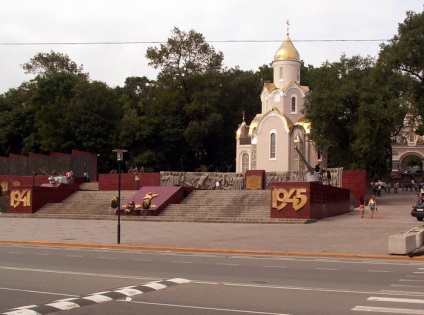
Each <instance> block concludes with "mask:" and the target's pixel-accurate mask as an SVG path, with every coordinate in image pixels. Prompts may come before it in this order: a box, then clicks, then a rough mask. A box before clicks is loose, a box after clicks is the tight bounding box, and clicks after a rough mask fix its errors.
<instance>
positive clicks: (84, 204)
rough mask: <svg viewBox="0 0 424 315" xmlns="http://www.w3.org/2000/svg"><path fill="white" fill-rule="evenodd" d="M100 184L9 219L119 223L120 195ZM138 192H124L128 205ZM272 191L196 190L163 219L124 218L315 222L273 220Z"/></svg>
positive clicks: (162, 215)
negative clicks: (115, 204) (116, 200)
mask: <svg viewBox="0 0 424 315" xmlns="http://www.w3.org/2000/svg"><path fill="white" fill-rule="evenodd" d="M96 184H97V183H85V184H82V185H81V186H80V187H81V189H84V190H81V191H77V192H76V193H74V194H73V195H72V196H70V197H68V198H67V199H65V200H64V201H62V202H61V203H49V204H47V205H45V206H44V207H43V208H41V209H40V210H38V211H37V212H36V213H33V214H7V213H6V214H4V215H3V216H7V217H34V218H60V219H90V220H115V219H116V215H115V214H114V211H113V210H112V209H111V207H110V200H111V198H112V197H113V196H117V192H116V191H98V190H97V189H98V186H96ZM134 193H135V191H134V190H129V191H125V190H124V191H121V200H122V201H123V202H125V200H127V199H128V198H130V197H131V196H132V195H133V194H134ZM270 195H271V194H270V191H269V190H254V191H253V190H195V191H193V192H192V193H191V194H190V195H189V196H188V197H187V198H185V199H184V200H183V202H182V203H180V204H170V205H168V207H166V208H165V209H164V210H163V211H162V212H161V213H160V215H159V216H140V215H121V216H120V217H121V219H122V220H137V221H159V222H161V221H162V222H211V223H213V222H215V223H286V224H288V223H293V224H299V223H300V224H302V223H311V222H315V220H306V219H305V220H303V219H272V218H270V203H271V196H270ZM123 202H122V203H123Z"/></svg>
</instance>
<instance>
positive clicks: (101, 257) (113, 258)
mask: <svg viewBox="0 0 424 315" xmlns="http://www.w3.org/2000/svg"><path fill="white" fill-rule="evenodd" d="M97 259H111V260H115V259H117V258H115V257H103V256H99V257H97Z"/></svg>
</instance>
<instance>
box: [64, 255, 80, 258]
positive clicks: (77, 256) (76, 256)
mask: <svg viewBox="0 0 424 315" xmlns="http://www.w3.org/2000/svg"><path fill="white" fill-rule="evenodd" d="M65 257H74V258H83V257H84V256H81V255H65Z"/></svg>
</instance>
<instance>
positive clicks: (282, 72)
mask: <svg viewBox="0 0 424 315" xmlns="http://www.w3.org/2000/svg"><path fill="white" fill-rule="evenodd" d="M283 74H284V68H283V67H280V80H283Z"/></svg>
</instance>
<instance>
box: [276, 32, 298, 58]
mask: <svg viewBox="0 0 424 315" xmlns="http://www.w3.org/2000/svg"><path fill="white" fill-rule="evenodd" d="M274 60H294V61H300V55H299V52H298V51H297V49H296V48H295V47H294V45H293V43H292V41H291V39H290V36H289V35H288V34H287V36H286V38H285V39H284V42H283V44H282V45H281V47H280V48H279V49H278V50H277V52H276V53H275V57H274Z"/></svg>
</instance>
